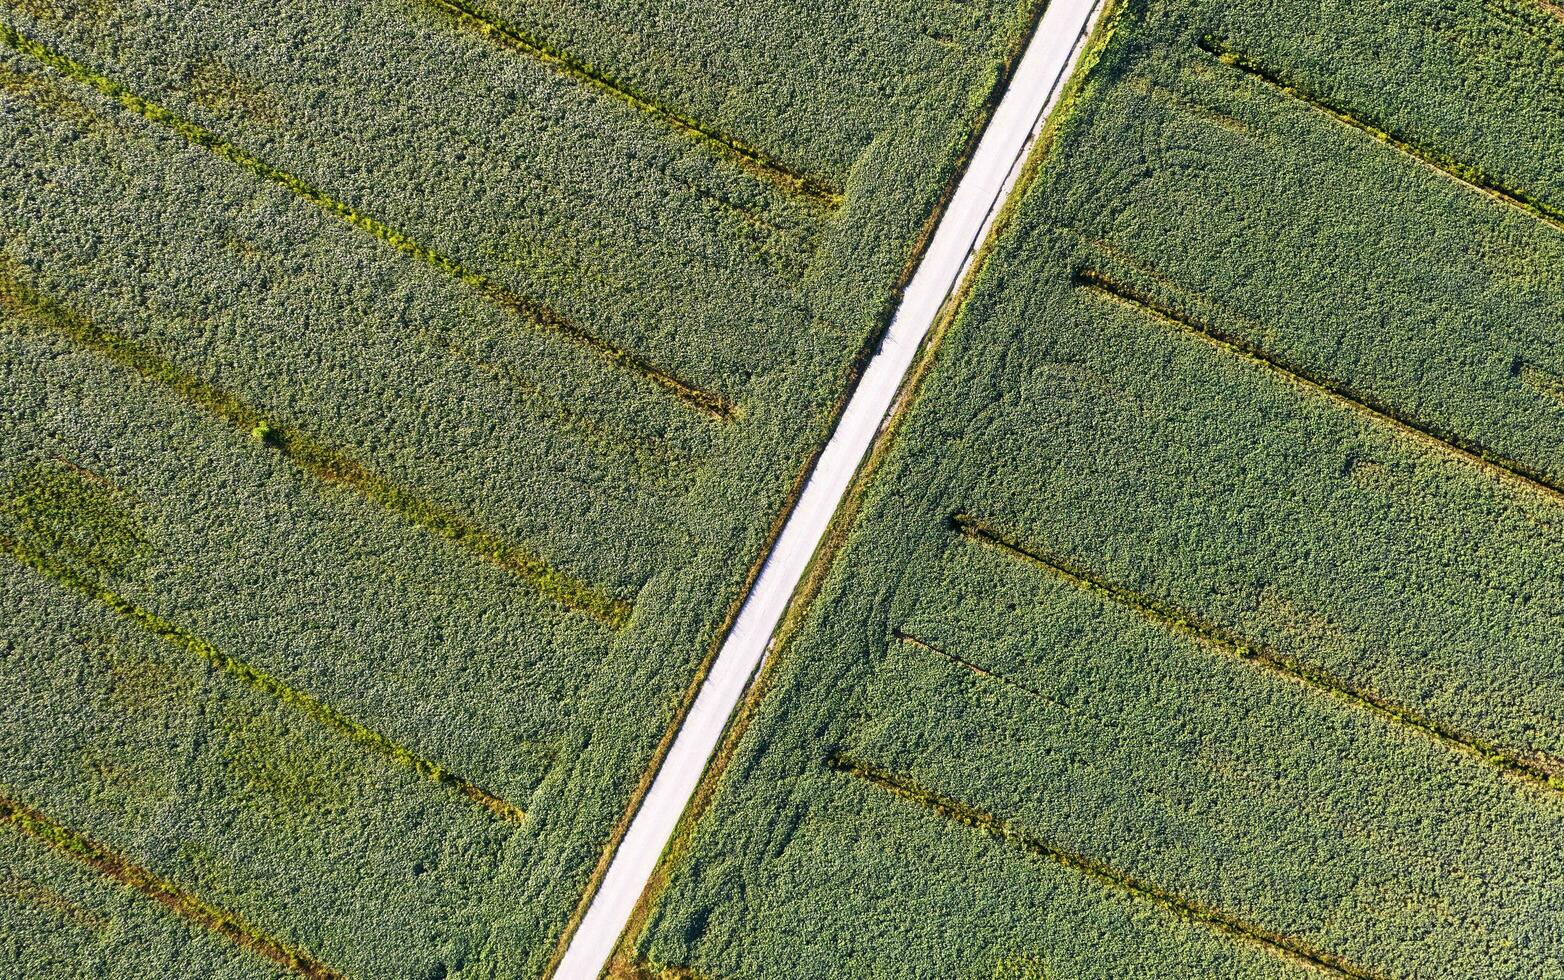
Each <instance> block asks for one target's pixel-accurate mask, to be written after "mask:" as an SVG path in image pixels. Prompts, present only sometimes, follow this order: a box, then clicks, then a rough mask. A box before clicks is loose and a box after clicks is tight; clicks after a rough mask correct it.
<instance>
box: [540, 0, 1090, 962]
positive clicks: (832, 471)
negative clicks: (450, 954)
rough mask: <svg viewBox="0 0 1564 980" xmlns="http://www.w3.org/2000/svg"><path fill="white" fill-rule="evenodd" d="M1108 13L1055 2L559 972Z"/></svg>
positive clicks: (631, 873) (650, 862) (681, 787)
mask: <svg viewBox="0 0 1564 980" xmlns="http://www.w3.org/2000/svg"><path fill="white" fill-rule="evenodd" d="M1096 11H1097V2H1096V0H1053V2H1052V3H1051V4H1050V5H1049V7H1048V9H1047V11H1046V12H1045V13H1044V14H1043V18H1042V21H1041V22H1040V23H1039V24H1038V27H1037V32H1036V33H1035V34H1034V35H1033V37H1032V40H1031V42H1030V43H1029V44H1028V46H1027V50H1026V53H1025V54H1024V55H1023V56H1022V58H1021V63H1020V65H1019V66H1018V67H1017V69H1016V73H1015V77H1014V78H1013V79H1012V80H1011V83H1010V86H1009V88H1008V89H1007V90H1006V92H1005V95H1004V98H1003V99H1002V100H1001V101H1000V103H999V106H998V108H997V109H996V110H995V111H994V116H993V118H992V120H990V122H989V125H988V128H987V130H986V131H985V132H984V134H983V138H982V141H981V142H980V143H979V144H978V148H977V152H976V153H975V154H973V157H972V162H971V164H970V165H969V166H968V167H967V171H966V173H965V174H964V175H963V176H962V178H961V182H960V184H959V185H958V186H957V188H956V193H955V195H954V196H953V197H952V198H951V201H950V206H949V208H948V209H947V210H946V212H945V214H944V216H943V217H942V218H941V220H940V222H939V226H938V228H937V229H936V230H935V233H934V238H933V240H932V241H931V242H930V243H929V249H928V251H927V252H926V253H925V254H924V256H923V259H922V261H921V262H920V263H919V265H918V269H917V272H916V273H914V275H913V277H912V280H911V281H910V282H909V283H908V285H907V290H906V292H905V293H904V294H903V296H902V301H901V305H900V307H899V308H898V309H897V311H896V316H895V318H894V319H893V320H892V321H891V326H890V330H889V331H888V332H887V333H886V336H885V339H884V341H883V342H882V343H881V345H880V349H879V351H878V352H877V353H876V354H875V356H874V358H873V360H871V361H870V362H869V366H868V368H867V369H866V370H865V372H864V375H863V379H862V380H861V382H860V383H859V385H858V388H857V390H856V391H854V392H853V396H852V399H851V400H850V401H849V402H848V404H847V408H846V410H845V411H844V412H843V413H842V418H841V420H840V422H838V424H837V427H836V430H835V431H834V432H833V433H832V434H831V440H830V442H828V443H827V444H826V447H825V450H824V451H823V452H822V453H821V454H820V458H819V461H818V462H817V463H816V465H815V468H814V471H813V472H812V473H810V475H809V479H808V481H807V482H806V483H805V485H804V490H803V493H802V494H800V496H799V498H798V504H797V506H796V507H795V508H794V510H793V513H792V514H791V515H790V516H789V517H788V520H787V523H786V525H785V526H784V527H783V528H782V533H781V535H780V536H779V537H778V538H777V542H776V546H775V547H774V548H773V549H772V551H771V554H770V555H768V556H767V558H766V563H765V566H764V567H763V568H762V569H761V572H760V576H759V578H758V579H757V580H756V582H755V587H754V589H753V590H752V591H751V592H750V594H749V596H748V598H747V599H745V601H744V606H743V608H742V609H741V610H740V611H739V615H738V618H737V620H735V622H734V624H733V629H732V631H731V632H730V633H729V634H728V637H727V639H726V640H725V641H724V643H723V645H722V649H721V650H720V651H719V652H718V654H717V659H716V661H715V662H714V663H713V664H712V667H711V671H710V673H708V674H707V676H706V680H705V682H704V683H703V684H702V685H701V689H700V693H699V694H698V695H697V696H696V699H695V703H694V705H693V706H692V707H691V709H690V713H689V715H688V716H687V717H686V718H685V721H684V725H683V726H682V727H681V728H680V729H679V734H678V736H677V737H676V738H675V739H674V743H673V747H672V748H671V749H670V750H669V753H668V756H667V758H666V759H665V760H664V762H663V764H662V767H661V768H660V769H659V770H658V772H657V778H656V779H655V780H654V781H653V783H652V787H651V789H650V790H649V791H648V792H647V795H646V798H645V800H644V801H643V802H642V804H641V807H640V810H639V811H638V812H637V813H636V815H635V819H634V820H633V821H632V822H631V824H630V829H629V830H628V831H627V832H626V834H625V837H624V840H623V841H622V842H621V844H620V845H619V849H618V851H617V852H616V853H615V855H614V859H613V863H612V864H610V865H609V868H608V872H607V874H606V876H605V877H604V879H603V883H602V885H601V887H600V888H599V889H598V891H597V894H596V896H594V898H593V900H592V904H591V906H590V907H589V908H588V909H587V912H586V915H585V917H584V918H583V919H582V920H581V925H580V928H578V929H577V930H576V933H575V935H574V936H573V937H572V938H571V941H570V946H569V948H568V949H567V950H566V951H565V955H564V958H563V959H562V960H561V961H560V965H559V969H558V970H557V971H556V972H555V974H554V976H555V977H556V978H559V980H594V978H596V977H597V976H598V975H599V974H601V973H602V971H603V968H604V965H605V964H606V963H607V962H608V958H609V956H610V954H611V953H612V951H613V948H614V945H615V944H616V943H617V942H618V939H619V934H620V933H621V932H622V931H623V930H624V927H625V923H626V922H627V921H628V920H629V918H630V914H631V912H632V911H633V909H634V908H635V904H636V901H637V900H638V899H639V898H640V895H641V892H642V890H643V889H644V888H645V887H646V883H647V881H648V879H650V877H651V875H652V871H653V869H654V868H655V867H656V865H657V860H658V858H659V857H660V856H661V854H662V851H663V848H664V847H666V846H667V843H668V840H669V838H670V837H671V836H672V835H673V831H674V827H675V825H676V824H677V823H678V821H679V817H680V815H681V814H682V813H683V812H684V808H685V806H686V804H687V803H688V802H689V800H690V797H691V796H692V795H693V794H694V792H695V789H696V786H697V785H699V783H700V778H701V774H702V773H703V772H704V771H705V768H706V765H707V763H708V762H709V761H710V759H711V756H712V753H713V752H714V751H715V750H716V747H717V743H718V742H719V741H720V740H721V737H722V732H723V730H724V728H725V727H726V726H727V722H728V718H729V717H731V715H732V714H733V709H734V708H735V707H736V706H737V705H738V702H739V699H740V698H741V697H743V695H744V691H745V689H746V688H747V687H748V686H749V681H750V679H751V678H752V677H753V676H754V674H755V671H756V670H757V669H758V668H759V666H760V664H761V662H762V661H763V660H764V659H765V655H766V651H767V649H768V647H769V644H770V642H771V636H772V634H773V632H774V631H775V630H776V627H777V624H778V623H779V622H780V621H781V619H782V614H783V612H784V611H785V610H786V608H787V604H788V602H789V600H790V599H791V598H792V595H793V592H794V590H795V589H796V588H797V587H798V583H799V581H800V580H801V579H802V578H803V575H804V571H805V569H806V567H807V566H808V564H809V560H810V558H811V557H812V556H813V555H814V553H815V550H816V548H817V547H818V546H819V544H820V541H821V539H822V538H823V537H824V535H825V531H826V528H827V526H828V525H829V524H830V522H831V518H832V516H833V515H834V514H835V512H836V509H837V506H838V505H839V504H840V503H841V500H842V497H843V496H844V495H845V494H846V492H847V487H848V485H849V484H850V483H851V482H852V478H853V475H854V474H855V473H856V472H857V470H858V467H859V465H860V464H861V463H862V462H863V459H864V457H865V456H866V455H867V454H868V452H869V449H870V447H871V445H872V444H873V442H874V439H875V436H876V435H877V434H878V432H879V430H880V427H881V425H882V423H883V422H884V421H885V417H886V415H887V413H888V412H889V411H890V408H891V404H892V402H893V401H894V400H895V397H896V393H897V391H898V390H899V389H900V387H901V383H902V380H903V379H904V378H905V377H906V375H907V372H908V370H909V369H910V368H911V367H912V363H913V360H914V357H915V356H916V354H917V352H918V348H919V346H920V345H921V344H922V342H923V338H924V337H925V336H926V335H927V334H928V332H929V330H930V328H931V327H932V326H933V325H934V322H935V320H936V318H937V317H938V315H939V313H940V310H941V309H942V308H943V307H944V305H945V302H946V300H948V299H949V298H950V297H951V295H952V294H953V293H954V292H955V291H956V288H957V286H958V284H959V283H960V282H961V281H962V279H963V278H965V276H966V275H967V273H968V271H969V270H970V269H971V268H972V265H973V261H974V259H975V258H976V256H977V252H978V248H979V246H980V245H981V244H982V242H983V241H984V240H985V238H986V237H987V236H988V233H989V230H990V229H991V228H992V227H993V224H994V220H995V218H996V217H997V216H998V214H999V212H1000V210H1001V208H1002V207H1003V205H1004V202H1005V201H1006V200H1007V199H1008V198H1009V196H1010V194H1011V192H1012V191H1013V190H1014V188H1015V186H1016V182H1017V180H1018V178H1019V177H1020V174H1021V169H1022V164H1023V162H1024V161H1025V159H1026V156H1027V152H1028V151H1029V150H1030V148H1031V146H1032V144H1033V142H1035V140H1036V139H1037V135H1038V133H1039V131H1040V130H1041V129H1042V126H1043V122H1044V120H1045V119H1046V117H1047V114H1048V110H1049V109H1051V108H1052V107H1053V104H1054V102H1055V101H1056V100H1057V98H1058V94H1059V92H1060V90H1061V89H1062V87H1063V83H1064V80H1065V79H1066V78H1067V77H1068V76H1069V72H1070V69H1071V68H1072V67H1073V65H1074V63H1075V59H1076V57H1077V55H1078V54H1079V51H1080V49H1081V46H1082V44H1083V42H1084V41H1085V38H1086V36H1087V34H1088V33H1089V32H1090V28H1091V24H1092V21H1093V20H1094V16H1095V14H1096Z"/></svg>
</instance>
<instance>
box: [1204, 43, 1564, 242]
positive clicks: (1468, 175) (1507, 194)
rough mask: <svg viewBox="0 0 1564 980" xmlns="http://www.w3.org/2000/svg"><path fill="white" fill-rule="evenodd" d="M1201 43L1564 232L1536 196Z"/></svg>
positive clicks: (1554, 211)
mask: <svg viewBox="0 0 1564 980" xmlns="http://www.w3.org/2000/svg"><path fill="white" fill-rule="evenodd" d="M1196 44H1198V45H1199V47H1200V49H1201V50H1202V51H1204V52H1206V53H1207V54H1209V55H1211V56H1212V57H1214V58H1216V59H1217V60H1218V61H1220V62H1222V64H1224V65H1227V66H1228V67H1229V68H1232V69H1234V70H1235V71H1239V72H1242V73H1243V74H1245V75H1247V76H1249V77H1250V78H1253V79H1255V80H1257V81H1259V82H1261V83H1263V84H1265V85H1267V86H1269V87H1270V88H1271V89H1273V90H1275V91H1277V92H1279V93H1281V94H1282V95H1285V96H1287V97H1289V98H1291V99H1294V100H1296V101H1299V102H1302V103H1304V104H1305V105H1307V106H1308V107H1309V108H1311V109H1313V110H1314V111H1316V112H1319V113H1321V114H1322V115H1325V116H1327V117H1329V118H1331V119H1334V120H1335V121H1336V122H1338V123H1341V124H1342V125H1343V126H1347V127H1349V128H1351V129H1355V130H1357V131H1358V132H1360V133H1363V134H1365V135H1367V136H1370V137H1372V138H1373V139H1375V140H1378V141H1379V142H1381V143H1383V144H1385V145H1386V146H1388V147H1390V148H1391V149H1393V150H1396V151H1398V152H1400V153H1401V154H1403V155H1404V156H1408V157H1411V158H1412V159H1413V160H1414V161H1416V162H1417V163H1419V164H1421V165H1423V166H1425V167H1429V168H1431V169H1433V170H1435V171H1438V172H1439V173H1440V174H1442V175H1444V176H1445V177H1448V178H1449V179H1451V180H1453V181H1455V182H1456V183H1457V184H1460V185H1461V186H1462V187H1465V188H1466V189H1467V190H1470V191H1473V192H1475V193H1477V194H1481V195H1482V196H1483V197H1486V198H1488V199H1489V200H1490V201H1496V202H1498V203H1499V204H1504V205H1507V206H1509V207H1512V208H1514V209H1516V210H1517V211H1520V212H1522V213H1523V214H1525V215H1527V216H1529V217H1531V218H1534V219H1536V220H1537V221H1540V222H1542V223H1543V224H1546V225H1549V226H1550V227H1552V228H1554V229H1555V230H1557V231H1564V210H1561V209H1559V208H1558V207H1556V206H1554V205H1552V204H1549V203H1548V202H1546V201H1543V200H1541V199H1539V198H1536V197H1533V196H1532V195H1530V194H1528V193H1527V192H1525V191H1523V190H1520V189H1518V188H1515V187H1512V186H1510V185H1508V184H1506V183H1505V182H1504V181H1502V180H1500V179H1499V178H1497V177H1494V176H1492V175H1491V174H1488V173H1486V172H1484V171H1483V170H1481V169H1480V168H1478V167H1474V166H1472V165H1471V164H1468V163H1462V162H1461V161H1459V160H1456V159H1455V158H1453V157H1450V156H1448V155H1446V154H1444V153H1441V152H1439V151H1438V150H1434V149H1431V148H1429V147H1426V146H1423V145H1422V144H1419V143H1417V142H1415V141H1414V140H1413V139H1412V138H1410V137H1408V136H1405V135H1402V134H1400V133H1397V132H1395V131H1394V130H1390V129H1385V128H1383V127H1381V126H1379V125H1376V124H1375V123H1373V122H1370V121H1368V120H1366V119H1364V118H1363V117H1361V116H1358V115H1356V114H1354V113H1352V112H1350V111H1349V110H1347V109H1345V108H1343V107H1342V106H1340V105H1337V104H1336V103H1334V102H1332V101H1330V100H1328V99H1326V98H1324V97H1322V96H1320V95H1317V94H1315V93H1313V92H1311V91H1309V90H1308V89H1307V88H1305V87H1303V86H1302V85H1301V84H1299V83H1298V82H1296V81H1294V80H1293V79H1291V78H1288V77H1287V76H1285V75H1283V74H1281V73H1279V72H1277V71H1275V70H1273V69H1271V68H1267V67H1266V66H1264V65H1262V64H1261V63H1260V62H1258V61H1256V60H1255V59H1253V58H1251V57H1249V56H1248V55H1246V54H1243V53H1242V52H1239V51H1236V50H1234V49H1233V48H1231V47H1229V46H1228V45H1227V44H1226V43H1224V42H1222V41H1219V40H1217V39H1216V38H1214V37H1209V36H1208V37H1204V38H1201V39H1200V40H1199V41H1197V42H1196Z"/></svg>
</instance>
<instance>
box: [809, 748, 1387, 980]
mask: <svg viewBox="0 0 1564 980" xmlns="http://www.w3.org/2000/svg"><path fill="white" fill-rule="evenodd" d="M826 765H827V767H829V768H831V769H833V770H835V771H837V772H840V773H843V774H844V775H847V776H851V777H853V778H854V779H858V780H861V781H863V782H865V783H868V784H869V785H870V786H874V787H876V788H878V789H880V790H883V791H884V792H886V793H889V794H890V795H891V796H893V797H896V798H897V799H899V800H902V801H904V802H907V803H911V804H913V805H915V806H917V807H920V808H922V809H923V810H926V811H928V812H929V813H931V814H933V815H934V816H936V817H938V818H940V819H942V820H945V821H948V822H950V823H954V824H959V825H960V826H963V827H968V828H970V829H972V830H975V831H977V832H978V833H980V834H984V835H986V836H988V837H990V838H992V839H994V840H996V841H998V842H1000V843H1002V844H1004V845H1006V846H1008V847H1011V848H1014V849H1015V850H1017V851H1020V852H1021V853H1023V854H1027V855H1029V856H1031V857H1036V858H1042V859H1043V860H1046V861H1052V862H1053V863H1055V864H1057V865H1060V866H1061V867H1064V868H1068V869H1069V870H1071V871H1074V872H1077V873H1079V874H1081V875H1083V876H1085V877H1087V878H1090V879H1092V880H1093V881H1095V882H1097V883H1098V884H1100V885H1105V886H1107V887H1108V888H1110V889H1112V890H1114V891H1116V892H1119V893H1120V894H1125V895H1129V896H1132V897H1134V898H1138V899H1141V900H1143V901H1147V902H1151V903H1152V904H1153V905H1156V906H1158V907H1160V908H1163V909H1165V910H1167V911H1168V912H1171V913H1172V914H1174V915H1176V916H1178V917H1180V918H1183V919H1188V920H1190V921H1193V922H1197V923H1200V924H1201V925H1204V926H1207V927H1209V928H1211V929H1213V930H1215V931H1216V932H1219V933H1222V934H1224V935H1226V936H1228V937H1229V938H1232V939H1237V940H1241V941H1244V942H1249V943H1254V944H1256V945H1258V946H1260V947H1262V948H1263V949H1265V950H1266V951H1268V952H1270V953H1272V954H1273V955H1276V956H1279V957H1281V958H1282V959H1285V960H1288V961H1290V962H1293V963H1296V964H1298V965H1300V966H1304V967H1307V968H1310V969H1313V970H1316V971H1319V972H1323V973H1329V974H1333V975H1336V976H1342V977H1351V978H1352V980H1385V978H1383V977H1382V975H1381V974H1377V973H1371V972H1369V971H1368V970H1365V969H1363V968H1362V967H1359V966H1356V965H1354V964H1353V963H1350V962H1348V961H1347V960H1345V959H1343V958H1341V957H1340V956H1337V955H1336V954H1334V953H1331V952H1328V951H1326V950H1322V949H1317V948H1315V947H1312V946H1310V945H1309V944H1308V943H1305V942H1304V941H1303V940H1301V939H1299V938H1297V937H1295V936H1289V935H1286V934H1284V933H1280V932H1276V931H1274V930H1271V929H1267V928H1265V927H1264V926H1260V925H1257V924H1255V923H1253V922H1248V921H1246V920H1244V919H1240V918H1238V917H1237V916H1235V915H1233V914H1232V913H1230V912H1225V911H1223V910H1221V909H1218V908H1215V907H1213V906H1210V905H1206V904H1205V903H1203V902H1199V901H1196V900H1194V899H1191V898H1186V897H1184V896H1182V895H1179V894H1178V893H1176V892H1173V891H1171V890H1169V889H1167V888H1164V887H1163V886H1161V885H1158V884H1156V883H1154V882H1150V881H1147V880H1145V879H1144V878H1141V877H1139V876H1137V875H1133V874H1131V873H1129V872H1127V871H1124V870H1122V869H1120V868H1117V867H1114V866H1113V865H1111V864H1108V863H1107V862H1105V861H1100V860H1098V859H1097V858H1093V857H1088V856H1087V855H1084V854H1078V853H1076V852H1074V851H1070V850H1066V849H1064V848H1062V847H1059V846H1057V845H1055V844H1053V843H1050V842H1049V841H1045V840H1043V839H1042V838H1040V837H1037V836H1036V835H1034V834H1032V833H1030V832H1029V831H1027V830H1025V829H1024V828H1022V827H1020V826H1018V825H1016V824H1015V823H1014V822H1013V821H1011V820H1007V819H1005V818H1003V817H1000V816H997V815H995V814H992V813H989V812H988V811H986V810H982V809H979V808H978V807H975V806H972V805H971V804H969V803H964V802H962V801H960V800H957V799H955V798H953V797H950V796H946V795H944V794H942V793H938V792H935V791H933V790H930V789H926V788H925V787H923V786H920V785H918V783H917V782H915V781H914V780H913V779H912V778H911V777H909V776H906V775H904V774H902V773H897V772H892V771H891V770H889V769H884V768H881V767H879V766H876V765H874V764H872V763H868V762H863V761H860V760H858V759H856V758H854V757H852V756H850V755H846V754H842V753H837V754H834V755H832V756H830V757H829V758H827V759H826Z"/></svg>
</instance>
